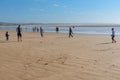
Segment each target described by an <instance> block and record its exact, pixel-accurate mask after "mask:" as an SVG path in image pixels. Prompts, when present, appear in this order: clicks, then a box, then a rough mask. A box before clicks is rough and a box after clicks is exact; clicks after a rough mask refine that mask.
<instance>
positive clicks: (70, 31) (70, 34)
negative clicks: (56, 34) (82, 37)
mask: <svg viewBox="0 0 120 80" xmlns="http://www.w3.org/2000/svg"><path fill="white" fill-rule="evenodd" d="M72 34H73V31H72V28H71V27H69V38H70V37H73V35H72Z"/></svg>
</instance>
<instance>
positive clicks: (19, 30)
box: [16, 25, 22, 42]
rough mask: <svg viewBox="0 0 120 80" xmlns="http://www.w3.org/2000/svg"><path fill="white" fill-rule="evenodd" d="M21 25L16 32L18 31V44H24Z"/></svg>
mask: <svg viewBox="0 0 120 80" xmlns="http://www.w3.org/2000/svg"><path fill="white" fill-rule="evenodd" d="M20 26H21V25H18V27H17V29H16V31H17V37H18V42H19V41H21V42H22V34H21V28H20Z"/></svg>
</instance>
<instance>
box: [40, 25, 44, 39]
mask: <svg viewBox="0 0 120 80" xmlns="http://www.w3.org/2000/svg"><path fill="white" fill-rule="evenodd" d="M40 35H41V37H43V29H42V27H40Z"/></svg>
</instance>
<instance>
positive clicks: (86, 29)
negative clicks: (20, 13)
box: [0, 25, 120, 35]
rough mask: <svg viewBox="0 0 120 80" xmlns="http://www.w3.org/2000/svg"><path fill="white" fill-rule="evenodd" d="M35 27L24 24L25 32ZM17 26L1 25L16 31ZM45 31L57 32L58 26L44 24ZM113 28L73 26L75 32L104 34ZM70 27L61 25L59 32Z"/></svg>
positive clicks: (117, 31)
mask: <svg viewBox="0 0 120 80" xmlns="http://www.w3.org/2000/svg"><path fill="white" fill-rule="evenodd" d="M33 27H38V29H39V27H40V26H36V25H22V26H21V28H22V31H23V32H33ZM16 28H17V26H0V30H6V31H9V30H11V31H15V30H16ZM42 28H43V30H44V32H51V33H56V27H54V26H53V27H52V26H49V27H48V26H42ZM111 28H113V27H74V28H72V30H73V33H74V34H104V35H111ZM114 28H115V32H116V35H120V27H114ZM68 32H69V27H59V33H68Z"/></svg>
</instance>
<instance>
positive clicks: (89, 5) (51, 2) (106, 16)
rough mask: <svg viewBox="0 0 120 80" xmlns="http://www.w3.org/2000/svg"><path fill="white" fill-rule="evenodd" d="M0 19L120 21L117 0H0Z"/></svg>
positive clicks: (24, 21) (88, 21) (82, 21)
mask: <svg viewBox="0 0 120 80" xmlns="http://www.w3.org/2000/svg"><path fill="white" fill-rule="evenodd" d="M0 22H10V23H115V24H120V0H0Z"/></svg>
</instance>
